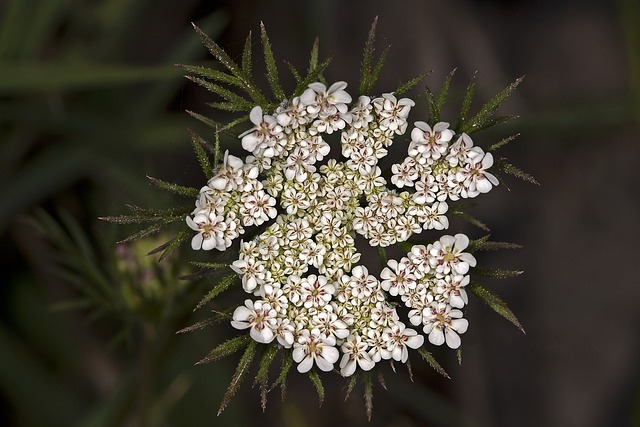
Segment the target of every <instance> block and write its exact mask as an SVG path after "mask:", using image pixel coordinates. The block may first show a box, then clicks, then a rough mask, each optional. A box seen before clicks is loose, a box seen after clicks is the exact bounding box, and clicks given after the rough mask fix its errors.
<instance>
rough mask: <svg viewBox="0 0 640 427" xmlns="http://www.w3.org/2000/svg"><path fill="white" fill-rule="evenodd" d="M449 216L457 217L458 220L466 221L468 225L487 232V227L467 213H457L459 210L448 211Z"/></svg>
mask: <svg viewBox="0 0 640 427" xmlns="http://www.w3.org/2000/svg"><path fill="white" fill-rule="evenodd" d="M450 213H451V215H453V216H457V217H458V218H460V219H462V220H465V221H467V222H468V223H469V224H472V225H475V226H476V227H478V228H480V229H482V230H484V231H489V227H487V225H486V224H485V223H484V222H482V221H480V220H479V219H477V218H475V217H473V216H471V215H469V214H468V213H465V212H462V211H459V210H451V211H450Z"/></svg>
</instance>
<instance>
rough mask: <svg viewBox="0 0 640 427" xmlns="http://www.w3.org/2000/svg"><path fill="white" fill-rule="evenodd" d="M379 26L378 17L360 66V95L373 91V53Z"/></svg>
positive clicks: (365, 45) (365, 46)
mask: <svg viewBox="0 0 640 427" xmlns="http://www.w3.org/2000/svg"><path fill="white" fill-rule="evenodd" d="M377 26H378V17H377V16H376V17H375V18H373V22H372V23H371V28H370V29H369V36H368V37H367V41H366V42H365V44H364V53H363V55H362V65H361V66H360V89H359V92H360V95H366V94H368V93H369V92H370V91H371V86H373V85H371V84H370V81H371V64H372V63H373V53H374V51H375V40H376V27H377Z"/></svg>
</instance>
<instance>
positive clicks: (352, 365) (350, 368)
mask: <svg viewBox="0 0 640 427" xmlns="http://www.w3.org/2000/svg"><path fill="white" fill-rule="evenodd" d="M345 358H346V360H347V363H345V364H344V365H343V364H342V363H340V374H341V375H342V376H343V377H349V376H351V375H353V373H354V372H355V371H356V361H355V360H353V359H351V358H350V357H349V355H348V354H345V355H344V356H343V359H342V360H345Z"/></svg>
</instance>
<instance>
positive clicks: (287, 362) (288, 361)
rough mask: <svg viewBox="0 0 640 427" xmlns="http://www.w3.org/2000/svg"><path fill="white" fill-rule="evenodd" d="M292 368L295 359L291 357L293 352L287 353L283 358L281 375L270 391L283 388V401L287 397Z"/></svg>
mask: <svg viewBox="0 0 640 427" xmlns="http://www.w3.org/2000/svg"><path fill="white" fill-rule="evenodd" d="M291 366H293V358H292V357H291V352H287V353H285V355H284V357H283V358H282V366H281V367H280V374H279V375H278V378H276V380H275V381H274V382H273V384H271V388H270V390H273V389H274V388H276V387H277V386H281V387H282V399H284V397H285V392H286V381H287V375H288V374H289V370H290V369H291Z"/></svg>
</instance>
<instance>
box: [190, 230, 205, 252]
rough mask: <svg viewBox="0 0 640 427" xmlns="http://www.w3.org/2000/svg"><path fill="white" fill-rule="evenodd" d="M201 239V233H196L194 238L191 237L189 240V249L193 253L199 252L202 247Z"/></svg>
mask: <svg viewBox="0 0 640 427" xmlns="http://www.w3.org/2000/svg"><path fill="white" fill-rule="evenodd" d="M203 240H204V239H203V237H202V233H198V234H196V235H195V236H193V239H191V248H192V249H193V250H194V251H197V250H199V249H200V248H201V247H202V241H203Z"/></svg>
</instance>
